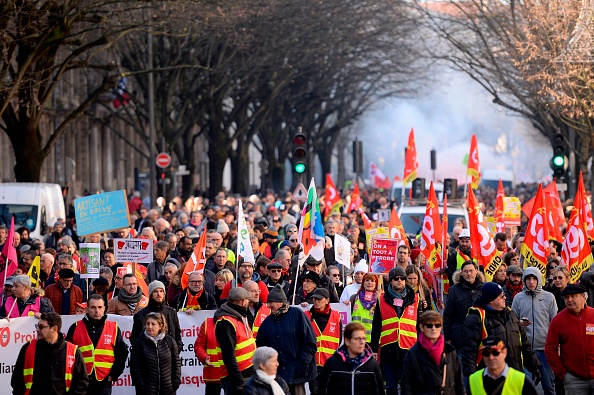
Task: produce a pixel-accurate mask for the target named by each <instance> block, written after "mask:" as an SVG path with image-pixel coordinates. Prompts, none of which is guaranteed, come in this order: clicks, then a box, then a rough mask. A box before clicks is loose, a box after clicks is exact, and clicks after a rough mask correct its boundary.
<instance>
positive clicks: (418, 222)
mask: <svg viewBox="0 0 594 395" xmlns="http://www.w3.org/2000/svg"><path fill="white" fill-rule="evenodd" d="M426 207H427V205H426V204H412V205H408V206H407V205H404V206H402V207H400V209H399V210H398V216H399V217H400V221H401V222H402V226H403V227H404V231H405V232H406V234H408V235H410V236H415V235H418V234H419V233H420V232H421V228H422V227H423V221H424V220H425V210H426ZM442 214H443V206H441V205H440V206H439V215H440V218H441V215H442ZM441 219H442V220H443V218H441ZM457 219H461V220H462V221H463V224H465V225H466V226H468V212H467V211H466V209H465V208H464V207H463V206H462V205H460V204H452V203H450V202H448V233H452V232H453V230H454V224H455V222H456V220H457Z"/></svg>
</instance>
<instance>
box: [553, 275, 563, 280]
mask: <svg viewBox="0 0 594 395" xmlns="http://www.w3.org/2000/svg"><path fill="white" fill-rule="evenodd" d="M564 279H565V277H563V276H556V277H553V280H564Z"/></svg>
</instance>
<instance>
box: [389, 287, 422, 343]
mask: <svg viewBox="0 0 594 395" xmlns="http://www.w3.org/2000/svg"><path fill="white" fill-rule="evenodd" d="M379 306H380V313H381V315H382V332H381V334H380V340H379V344H380V347H383V346H386V345H388V344H391V343H396V342H398V345H399V347H400V348H402V349H403V350H408V349H410V348H411V347H412V346H413V345H414V344H415V343H416V342H417V311H418V309H419V294H415V301H414V302H413V304H411V305H409V306H407V307H406V308H405V309H404V312H403V313H402V316H401V317H400V318H398V315H397V314H396V309H394V307H393V306H390V305H388V303H387V302H386V300H385V294H384V295H382V296H380V298H379Z"/></svg>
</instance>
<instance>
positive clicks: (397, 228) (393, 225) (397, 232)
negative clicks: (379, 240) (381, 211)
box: [388, 207, 410, 247]
mask: <svg viewBox="0 0 594 395" xmlns="http://www.w3.org/2000/svg"><path fill="white" fill-rule="evenodd" d="M388 229H389V230H390V237H391V238H392V239H398V240H399V241H398V245H401V244H404V245H407V246H408V237H406V232H405V231H404V226H402V222H401V221H400V217H399V216H398V212H397V211H396V207H392V215H390V222H388ZM409 247H410V246H409Z"/></svg>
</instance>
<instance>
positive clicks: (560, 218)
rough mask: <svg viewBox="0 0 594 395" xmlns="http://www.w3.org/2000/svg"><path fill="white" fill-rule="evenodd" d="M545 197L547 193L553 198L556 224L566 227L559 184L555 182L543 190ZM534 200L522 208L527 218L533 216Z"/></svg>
mask: <svg viewBox="0 0 594 395" xmlns="http://www.w3.org/2000/svg"><path fill="white" fill-rule="evenodd" d="M542 191H543V193H544V194H545V197H546V196H547V193H548V194H549V196H550V198H551V204H552V205H553V215H554V216H555V222H557V223H558V224H559V225H565V223H566V221H565V213H564V212H563V205H562V204H561V198H559V191H557V183H556V182H555V181H553V182H551V183H550V184H549V185H547V186H546V187H544V188H543V189H542ZM534 199H535V198H532V199H530V200H528V201H527V202H526V203H524V205H523V206H522V212H523V213H524V214H526V216H527V217H530V214H532V206H533V205H534Z"/></svg>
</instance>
